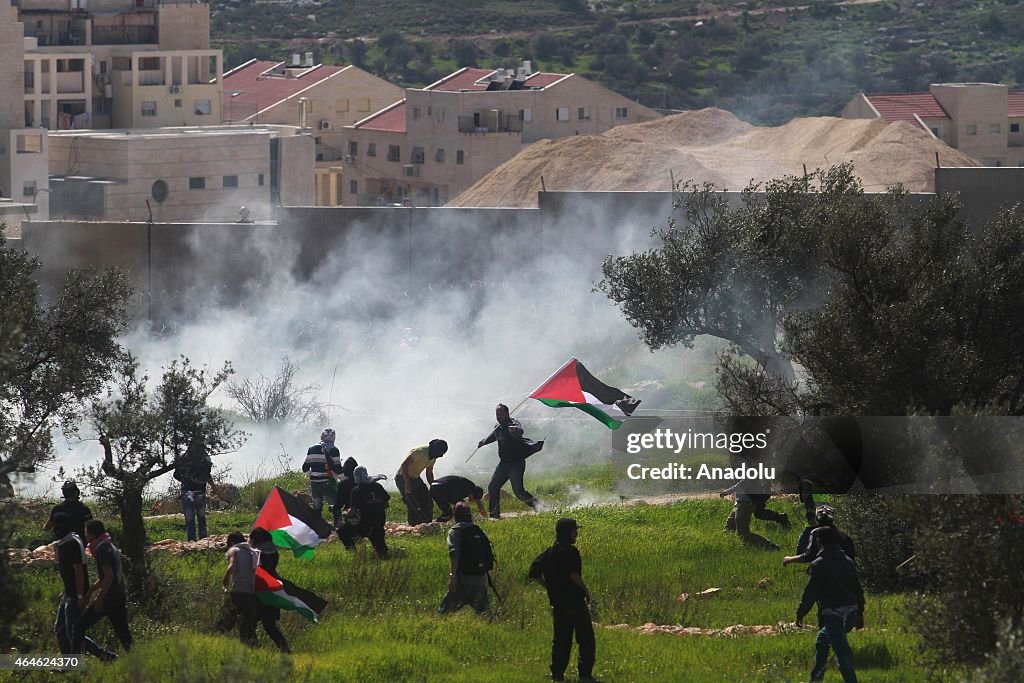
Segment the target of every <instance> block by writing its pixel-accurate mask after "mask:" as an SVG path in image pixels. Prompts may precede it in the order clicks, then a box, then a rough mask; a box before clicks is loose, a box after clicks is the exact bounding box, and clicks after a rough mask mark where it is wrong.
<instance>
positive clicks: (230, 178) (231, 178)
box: [223, 175, 238, 187]
mask: <svg viewBox="0 0 1024 683" xmlns="http://www.w3.org/2000/svg"><path fill="white" fill-rule="evenodd" d="M223 186H224V187H238V176H236V175H226V176H224V185H223Z"/></svg>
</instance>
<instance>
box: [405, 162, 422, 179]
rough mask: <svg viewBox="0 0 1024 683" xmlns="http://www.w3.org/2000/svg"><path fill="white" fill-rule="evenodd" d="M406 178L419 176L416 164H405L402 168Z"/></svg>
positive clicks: (418, 168)
mask: <svg viewBox="0 0 1024 683" xmlns="http://www.w3.org/2000/svg"><path fill="white" fill-rule="evenodd" d="M402 169H403V170H404V171H405V177H406V178H415V177H417V176H418V175H419V174H420V167H419V166H417V165H416V164H406V165H405V166H403V167H402Z"/></svg>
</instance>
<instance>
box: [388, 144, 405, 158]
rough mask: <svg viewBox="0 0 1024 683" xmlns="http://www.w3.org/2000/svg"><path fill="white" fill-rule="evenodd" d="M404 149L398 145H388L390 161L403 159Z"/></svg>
mask: <svg viewBox="0 0 1024 683" xmlns="http://www.w3.org/2000/svg"><path fill="white" fill-rule="evenodd" d="M401 160H402V150H401V148H400V147H399V146H398V145H388V161H401Z"/></svg>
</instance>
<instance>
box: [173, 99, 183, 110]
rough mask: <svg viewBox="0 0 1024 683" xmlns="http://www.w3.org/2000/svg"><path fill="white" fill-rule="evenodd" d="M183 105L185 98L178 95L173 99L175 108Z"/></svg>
mask: <svg viewBox="0 0 1024 683" xmlns="http://www.w3.org/2000/svg"><path fill="white" fill-rule="evenodd" d="M183 106H185V100H183V99H181V98H180V97H179V98H177V99H175V100H174V108H175V109H181V108H182V107H183Z"/></svg>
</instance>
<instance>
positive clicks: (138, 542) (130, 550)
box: [118, 487, 149, 595]
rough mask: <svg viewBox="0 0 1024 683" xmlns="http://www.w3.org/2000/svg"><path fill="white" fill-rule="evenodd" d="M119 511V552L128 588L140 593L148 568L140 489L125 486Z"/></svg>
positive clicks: (119, 502) (133, 592) (131, 591)
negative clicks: (123, 558) (124, 560)
mask: <svg viewBox="0 0 1024 683" xmlns="http://www.w3.org/2000/svg"><path fill="white" fill-rule="evenodd" d="M118 508H119V509H120V512H121V552H122V553H123V555H124V556H125V558H126V560H127V564H128V565H129V566H127V567H125V577H126V578H127V579H128V590H129V592H130V593H132V594H133V595H141V594H142V593H143V591H144V588H145V586H146V579H147V578H148V576H149V570H148V568H147V566H146V524H145V522H144V521H143V519H142V489H141V488H135V487H125V490H124V495H123V497H122V498H121V500H120V501H118Z"/></svg>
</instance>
